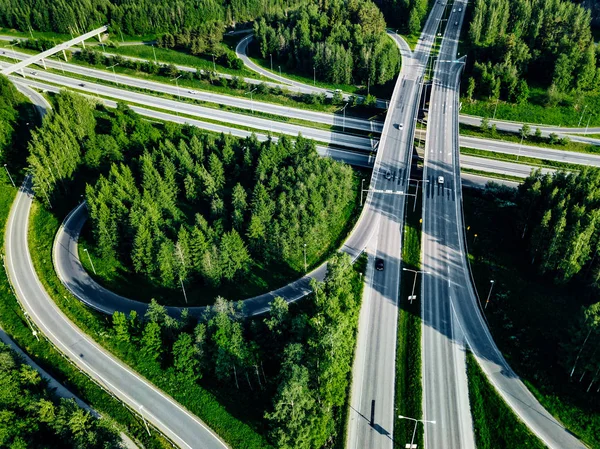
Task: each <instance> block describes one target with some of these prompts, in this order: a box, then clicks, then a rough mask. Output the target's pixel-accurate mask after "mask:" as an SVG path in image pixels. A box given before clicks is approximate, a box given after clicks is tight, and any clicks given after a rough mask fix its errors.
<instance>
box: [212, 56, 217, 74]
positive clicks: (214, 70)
mask: <svg viewBox="0 0 600 449" xmlns="http://www.w3.org/2000/svg"><path fill="white" fill-rule="evenodd" d="M212 58H213V72H216V71H217V66H216V65H215V54H214V53H213V54H212Z"/></svg>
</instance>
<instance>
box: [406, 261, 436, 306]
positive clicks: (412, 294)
mask: <svg viewBox="0 0 600 449" xmlns="http://www.w3.org/2000/svg"><path fill="white" fill-rule="evenodd" d="M402 271H410V272H411V273H415V278H414V280H413V286H412V293H411V295H410V296H409V297H408V300H409V301H410V303H411V304H412V302H413V301H414V300H415V299H417V297H416V296H415V286H416V285H417V276H418V275H419V273H421V274H430V273H431V271H423V270H411V269H410V268H402Z"/></svg>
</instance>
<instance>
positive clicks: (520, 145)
mask: <svg viewBox="0 0 600 449" xmlns="http://www.w3.org/2000/svg"><path fill="white" fill-rule="evenodd" d="M524 138H525V134H521V143H520V144H519V152H518V153H517V162H519V157H520V156H521V148H522V147H523V139H524Z"/></svg>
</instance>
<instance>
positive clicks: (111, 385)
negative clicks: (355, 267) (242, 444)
mask: <svg viewBox="0 0 600 449" xmlns="http://www.w3.org/2000/svg"><path fill="white" fill-rule="evenodd" d="M32 201H33V193H32V191H31V182H30V179H29V178H27V179H26V180H25V182H24V183H23V186H22V187H21V189H20V190H19V192H18V194H17V197H16V199H15V202H14V203H13V206H12V208H11V212H10V216H9V219H8V225H7V229H6V248H5V250H6V266H7V271H8V275H9V278H10V280H11V283H12V284H13V286H14V289H15V293H16V296H17V298H18V300H19V301H20V302H21V304H22V306H23V308H24V309H25V311H26V312H27V313H28V314H29V316H30V317H31V318H32V320H33V321H34V322H35V324H36V326H38V327H39V329H40V330H41V331H42V332H43V333H44V335H46V337H48V339H49V340H50V341H52V343H53V344H54V345H55V346H56V347H57V348H58V349H59V350H60V351H61V352H62V353H63V354H65V355H66V356H67V357H68V358H69V359H70V360H71V361H72V362H73V363H75V364H76V365H77V366H78V367H79V368H80V369H82V370H83V371H85V372H86V373H87V374H89V375H90V376H91V377H92V378H94V380H96V381H97V382H98V383H99V384H100V385H102V386H104V388H106V389H107V390H109V391H111V392H112V393H113V394H114V395H115V396H117V397H118V398H119V399H120V400H121V401H123V402H124V403H126V404H127V405H128V406H129V407H131V408H132V409H133V410H136V411H137V412H138V413H140V414H142V416H144V417H145V419H146V420H148V421H149V422H151V423H152V424H153V425H155V426H156V427H157V428H158V429H160V430H161V432H163V433H164V434H165V435H167V436H168V437H169V438H170V439H171V440H172V441H173V442H175V443H176V444H177V445H178V446H180V447H182V448H203V449H206V448H210V449H223V448H226V447H227V446H226V445H225V444H224V443H223V442H222V441H221V440H220V439H219V438H218V437H217V435H215V434H214V433H213V432H212V431H211V430H209V429H208V428H207V427H206V426H205V425H204V424H203V423H201V422H200V420H198V419H197V418H196V417H194V416H193V415H192V414H191V413H189V412H187V411H186V410H185V409H184V408H183V407H181V406H180V405H179V404H177V403H176V402H175V401H174V400H173V399H171V398H170V397H168V396H167V395H165V394H164V393H162V392H160V391H159V390H158V389H157V388H156V387H154V386H152V385H151V384H150V383H149V382H147V381H145V380H144V379H143V378H141V377H140V376H139V375H138V374H136V373H135V372H133V371H132V370H131V369H129V368H128V367H126V366H125V365H124V364H122V363H120V362H119V361H117V359H116V358H114V357H113V356H111V355H110V354H108V353H107V352H105V351H104V350H103V349H102V348H101V347H100V346H99V345H97V344H96V343H95V342H94V341H92V340H91V339H90V338H89V337H87V336H86V334H85V333H84V332H82V331H81V330H80V329H78V328H77V327H76V326H75V325H74V324H73V323H72V322H71V321H70V320H69V319H68V318H67V317H66V316H65V315H64V314H63V313H62V312H61V311H60V310H59V309H58V307H57V306H56V305H55V304H54V302H53V301H52V299H51V298H50V297H49V296H48V294H47V293H46V291H45V290H44V288H43V286H42V285H41V283H40V281H39V279H38V277H37V275H36V272H35V269H34V268H33V264H32V261H31V257H30V254H29V247H28V242H27V231H28V221H29V210H30V208H31V204H32Z"/></svg>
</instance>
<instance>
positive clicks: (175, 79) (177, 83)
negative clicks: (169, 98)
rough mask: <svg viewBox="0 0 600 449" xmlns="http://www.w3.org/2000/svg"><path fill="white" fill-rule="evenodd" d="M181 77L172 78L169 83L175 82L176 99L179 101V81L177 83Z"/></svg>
mask: <svg viewBox="0 0 600 449" xmlns="http://www.w3.org/2000/svg"><path fill="white" fill-rule="evenodd" d="M181 76H182V75H179V76H178V77H177V78H173V79H172V80H171V81H175V86H177V98H179V101H181V95H180V94H179V93H180V92H179V81H177V80H178V79H179V78H181Z"/></svg>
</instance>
